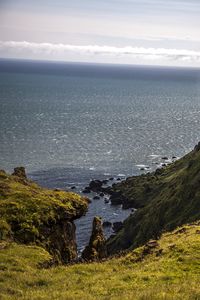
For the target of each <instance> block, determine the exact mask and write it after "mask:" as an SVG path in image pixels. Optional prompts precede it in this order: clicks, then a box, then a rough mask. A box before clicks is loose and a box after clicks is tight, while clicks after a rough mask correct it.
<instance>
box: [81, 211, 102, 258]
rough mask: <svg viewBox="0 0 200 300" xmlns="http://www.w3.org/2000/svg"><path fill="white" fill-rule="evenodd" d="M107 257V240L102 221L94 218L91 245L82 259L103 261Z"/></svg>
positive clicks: (84, 252)
mask: <svg viewBox="0 0 200 300" xmlns="http://www.w3.org/2000/svg"><path fill="white" fill-rule="evenodd" d="M106 256H107V250H106V239H105V237H104V234H103V228H102V223H101V219H100V218H99V217H94V220H93V226H92V235H91V237H90V241H89V245H88V246H86V247H85V249H84V250H83V252H82V258H83V259H84V260H85V261H95V260H101V259H103V258H105V257H106Z"/></svg>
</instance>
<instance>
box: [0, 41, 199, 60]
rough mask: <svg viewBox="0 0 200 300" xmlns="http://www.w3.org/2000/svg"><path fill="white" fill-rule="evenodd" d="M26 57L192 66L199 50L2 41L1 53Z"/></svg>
mask: <svg viewBox="0 0 200 300" xmlns="http://www.w3.org/2000/svg"><path fill="white" fill-rule="evenodd" d="M6 55H7V57H12V56H13V57H18V56H20V57H24V58H30V57H31V58H33V57H34V56H35V57H36V58H40V57H41V58H45V57H46V58H47V59H49V58H51V59H58V60H59V59H65V60H68V58H69V57H70V55H75V56H76V57H77V61H79V59H78V58H79V55H80V56H81V57H84V56H87V57H88V56H89V57H91V61H92V58H94V57H100V56H104V57H105V56H106V57H110V58H111V59H112V60H113V59H117V58H123V57H124V58H125V57H126V58H127V57H128V58H129V59H130V62H131V59H134V60H135V59H138V60H141V61H156V60H159V61H163V62H170V63H173V62H174V63H176V62H183V63H184V62H185V63H191V64H192V65H195V64H199V63H200V51H194V50H186V49H165V48H143V47H131V46H127V47H112V46H98V45H88V46H77V45H68V44H52V43H33V42H26V41H23V42H17V41H0V56H3V57H6Z"/></svg>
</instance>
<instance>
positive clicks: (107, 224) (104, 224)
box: [103, 221, 112, 227]
mask: <svg viewBox="0 0 200 300" xmlns="http://www.w3.org/2000/svg"><path fill="white" fill-rule="evenodd" d="M110 226H112V223H111V222H109V221H104V222H103V227H110Z"/></svg>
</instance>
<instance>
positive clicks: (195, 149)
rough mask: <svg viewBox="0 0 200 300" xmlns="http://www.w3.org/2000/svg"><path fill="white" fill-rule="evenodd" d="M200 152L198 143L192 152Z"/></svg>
mask: <svg viewBox="0 0 200 300" xmlns="http://www.w3.org/2000/svg"><path fill="white" fill-rule="evenodd" d="M199 150H200V142H199V143H198V144H197V145H196V146H195V147H194V151H196V152H198V151H199Z"/></svg>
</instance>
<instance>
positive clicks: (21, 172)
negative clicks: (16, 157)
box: [12, 167, 27, 179]
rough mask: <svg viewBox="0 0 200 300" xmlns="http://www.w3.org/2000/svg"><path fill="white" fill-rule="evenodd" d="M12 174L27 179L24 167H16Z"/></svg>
mask: <svg viewBox="0 0 200 300" xmlns="http://www.w3.org/2000/svg"><path fill="white" fill-rule="evenodd" d="M12 175H14V176H17V177H20V178H23V179H27V177H26V172H25V168H24V167H17V168H14V172H13V173H12Z"/></svg>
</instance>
